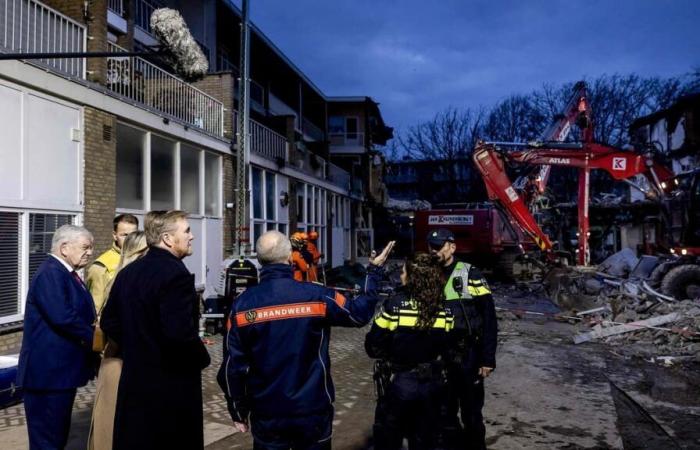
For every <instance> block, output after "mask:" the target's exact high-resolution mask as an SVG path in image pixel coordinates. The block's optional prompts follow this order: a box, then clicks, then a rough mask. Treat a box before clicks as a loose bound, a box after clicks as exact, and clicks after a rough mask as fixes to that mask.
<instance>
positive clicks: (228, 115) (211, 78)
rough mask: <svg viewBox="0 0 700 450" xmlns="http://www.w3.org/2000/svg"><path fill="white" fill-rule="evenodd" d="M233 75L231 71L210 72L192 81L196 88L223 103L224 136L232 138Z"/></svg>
mask: <svg viewBox="0 0 700 450" xmlns="http://www.w3.org/2000/svg"><path fill="white" fill-rule="evenodd" d="M234 80H235V78H234V76H233V74H232V73H231V72H218V73H212V74H209V75H207V76H206V77H204V79H202V80H200V81H197V82H195V83H192V84H193V85H194V86H195V87H196V88H198V89H201V90H202V91H204V92H206V93H207V94H209V95H211V96H212V97H214V98H215V99H217V100H219V101H220V102H221V103H223V104H224V137H225V138H226V139H233V138H234V136H233V128H234V127H233V112H234V106H233V96H234Z"/></svg>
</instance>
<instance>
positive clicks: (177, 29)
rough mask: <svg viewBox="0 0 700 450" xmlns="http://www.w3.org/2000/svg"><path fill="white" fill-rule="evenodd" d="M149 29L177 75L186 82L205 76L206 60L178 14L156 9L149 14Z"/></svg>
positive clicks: (207, 64) (207, 66) (168, 9)
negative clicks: (159, 43) (168, 56)
mask: <svg viewBox="0 0 700 450" xmlns="http://www.w3.org/2000/svg"><path fill="white" fill-rule="evenodd" d="M151 29H152V30H153V33H154V34H155V36H156V38H157V39H158V40H159V41H160V42H161V44H163V45H164V46H165V49H166V50H167V51H168V53H169V54H170V56H171V59H172V61H171V63H172V64H173V66H174V69H175V70H176V71H177V73H178V74H180V75H181V76H182V77H183V78H185V79H186V80H187V81H195V80H198V79H201V78H203V77H204V75H206V74H207V70H208V69H209V63H208V61H207V58H206V57H205V56H204V53H202V49H200V48H199V45H198V44H197V42H196V41H195V40H194V38H193V37H192V34H190V30H189V29H188V28H187V24H186V23H185V21H184V19H183V18H182V16H181V15H180V13H179V12H177V11H175V10H174V9H170V8H160V9H156V10H155V11H153V14H151Z"/></svg>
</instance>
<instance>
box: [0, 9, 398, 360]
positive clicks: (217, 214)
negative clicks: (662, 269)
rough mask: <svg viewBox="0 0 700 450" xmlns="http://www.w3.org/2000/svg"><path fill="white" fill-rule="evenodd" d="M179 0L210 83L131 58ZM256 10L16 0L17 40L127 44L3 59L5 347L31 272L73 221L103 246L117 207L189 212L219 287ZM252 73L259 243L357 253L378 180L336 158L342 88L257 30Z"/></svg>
mask: <svg viewBox="0 0 700 450" xmlns="http://www.w3.org/2000/svg"><path fill="white" fill-rule="evenodd" d="M164 6H165V7H172V8H174V9H178V10H179V11H180V12H181V13H182V15H183V17H184V18H185V21H186V22H187V23H188V26H189V27H190V30H191V32H192V34H193V36H194V37H195V39H197V41H198V42H199V44H200V45H201V47H202V49H203V51H204V53H205V54H206V56H207V57H208V59H209V63H210V74H209V75H207V76H206V77H205V78H204V79H203V80H201V81H198V82H195V83H187V82H185V81H183V80H182V79H180V78H178V77H177V76H176V75H173V73H172V71H171V70H170V68H169V67H168V65H167V63H165V62H163V61H162V60H158V59H153V58H150V57H149V58H145V57H125V56H119V53H120V52H123V51H125V50H128V51H141V50H148V48H149V47H151V46H153V45H155V44H156V41H155V39H154V37H153V35H152V33H151V30H150V24H149V17H150V14H151V13H152V12H153V10H155V9H157V8H159V7H164ZM240 16H241V13H240V11H239V10H238V9H237V7H236V6H235V5H234V4H232V3H231V2H230V1H228V0H203V1H200V2H188V1H177V0H173V1H156V0H88V1H82V0H45V1H42V2H40V1H37V0H0V51H2V52H5V53H9V52H12V53H18V52H78V51H110V52H113V53H114V56H113V57H109V58H88V59H82V58H73V59H52V60H41V61H39V60H33V61H20V60H12V61H2V62H0V136H3V141H2V145H0V158H2V161H3V163H2V165H0V334H4V335H5V338H4V339H3V338H2V337H1V336H0V351H3V350H4V349H6V348H4V347H11V346H12V345H14V344H16V342H15V341H17V339H19V337H18V336H17V333H12V332H13V331H16V330H21V320H22V313H23V308H24V298H25V297H26V292H27V289H28V285H29V282H30V280H31V277H32V275H33V274H34V272H35V271H36V269H37V268H38V265H39V264H40V263H41V261H42V260H43V259H44V258H45V257H46V254H47V253H48V251H49V247H50V239H51V235H52V234H53V231H54V230H55V229H56V228H58V227H59V226H60V225H62V224H64V223H77V224H84V225H85V226H87V227H88V228H89V229H90V230H91V231H92V232H93V233H94V235H95V239H96V240H95V246H96V253H97V254H99V253H100V252H102V251H104V250H105V249H106V248H108V247H109V245H111V221H112V218H113V217H114V215H115V214H117V213H125V212H128V213H132V214H135V215H136V216H138V217H140V218H142V217H143V215H144V214H145V212H147V211H149V210H151V209H169V208H181V209H185V210H187V211H189V212H190V213H191V220H190V221H191V224H192V228H193V231H194V234H195V236H196V238H195V251H194V254H193V255H192V256H191V257H189V258H187V259H185V263H186V265H187V267H188V268H189V269H190V271H192V273H194V274H195V279H196V283H197V285H198V287H199V288H200V289H202V290H203V291H204V295H205V296H210V295H215V287H216V285H217V283H218V280H219V273H218V272H219V270H220V266H221V262H222V260H223V259H224V258H225V257H226V256H227V255H228V254H229V253H230V252H231V248H232V239H233V237H232V236H233V229H232V224H233V223H234V217H233V209H232V208H231V206H232V205H233V202H234V186H235V180H234V167H235V154H236V151H237V150H236V148H235V145H233V144H232V141H235V134H236V131H237V130H236V126H237V125H236V124H237V107H238V100H237V95H238V89H237V87H238V86H237V81H236V79H237V77H238V75H239V74H238V69H237V62H238V59H239V55H238V52H239V33H238V30H239V25H240ZM251 78H252V81H251V118H252V120H251V142H252V148H251V150H252V152H251V159H250V167H249V181H250V186H249V188H250V208H249V209H250V211H249V214H248V217H246V219H247V222H248V224H249V227H248V228H249V233H248V236H247V237H248V240H249V242H250V243H252V242H254V241H255V239H256V238H257V237H258V236H259V235H260V234H261V233H262V232H264V231H265V230H270V229H277V230H280V231H282V232H285V233H290V232H292V231H296V230H311V229H314V230H317V231H318V232H319V234H320V236H321V240H320V242H319V246H320V247H321V251H322V252H323V253H324V254H325V255H326V260H327V261H328V262H330V263H332V264H333V265H338V264H342V263H343V262H344V261H345V260H348V259H352V258H355V257H356V256H357V255H358V252H357V250H358V248H364V247H366V244H365V240H366V239H365V236H366V233H365V234H362V233H359V234H358V233H357V230H356V229H357V228H358V226H357V224H359V225H362V226H366V222H362V221H361V220H357V216H361V215H363V214H364V215H366V211H364V208H365V206H364V205H366V204H367V203H368V201H367V199H368V193H369V192H370V191H368V189H371V188H372V186H376V182H375V183H374V184H372V183H370V182H369V181H367V180H366V179H365V178H366V175H365V174H368V173H369V172H363V171H357V172H353V173H350V172H348V171H347V170H345V169H343V168H342V167H341V166H342V165H343V164H345V162H346V161H345V160H344V159H339V160H336V159H335V156H336V153H333V152H332V149H334V148H335V146H334V145H332V142H331V139H330V137H329V133H328V117H329V109H330V105H331V104H332V102H331V100H330V99H329V98H328V97H327V96H326V95H325V94H324V93H323V92H322V91H321V90H320V89H319V88H318V87H317V86H315V85H314V84H313V82H312V81H311V80H309V79H308V77H307V76H306V75H305V74H304V73H303V72H302V71H301V70H300V69H298V68H297V67H296V66H295V65H294V64H293V63H292V62H291V61H290V60H289V59H288V58H287V57H286V56H285V55H284V54H283V53H282V52H281V51H280V50H279V49H278V48H277V47H276V46H275V45H274V43H272V42H271V41H270V40H269V39H268V38H267V37H266V36H265V35H264V33H263V32H262V31H261V30H259V29H258V28H256V27H253V30H252V33H251ZM374 116H375V117H376V116H378V118H379V122H377V123H379V124H380V125H381V126H382V127H384V135H380V134H381V133H379V132H377V133H375V134H374V135H373V136H374V137H370V138H368V139H366V140H365V141H364V142H363V145H364V149H365V150H364V151H365V153H366V155H370V154H372V152H373V151H375V150H374V147H375V145H382V144H383V143H386V138H387V136H389V137H390V134H391V133H390V129H389V128H388V127H385V126H384V124H383V121H381V115H380V113H379V110H378V109H377V110H376V111H375V112H374ZM373 120H374V121H375V122H376V121H377V120H378V119H376V118H375V119H373ZM377 129H379V127H378V128H377ZM387 133H388V134H387ZM341 154H342V152H341V153H338V155H341ZM368 158H369V156H367V158H366V159H367V160H369V159H368ZM336 162H337V163H338V164H336ZM363 177H365V178H363ZM358 239H360V240H361V242H362V245H359V246H358V244H357V240H358ZM9 336H13V337H9Z"/></svg>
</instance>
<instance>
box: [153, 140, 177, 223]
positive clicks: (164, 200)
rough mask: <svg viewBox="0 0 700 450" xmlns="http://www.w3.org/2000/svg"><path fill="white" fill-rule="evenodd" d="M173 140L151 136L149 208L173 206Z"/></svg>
mask: <svg viewBox="0 0 700 450" xmlns="http://www.w3.org/2000/svg"><path fill="white" fill-rule="evenodd" d="M174 158H175V142H173V141H170V140H168V139H165V138H162V137H160V136H157V135H152V136H151V209H173V208H174V207H175V172H174V169H175V162H174Z"/></svg>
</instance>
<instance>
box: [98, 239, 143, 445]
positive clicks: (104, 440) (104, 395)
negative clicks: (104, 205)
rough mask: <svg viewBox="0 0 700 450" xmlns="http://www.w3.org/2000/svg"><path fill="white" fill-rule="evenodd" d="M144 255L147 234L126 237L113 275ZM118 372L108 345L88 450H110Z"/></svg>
mask: <svg viewBox="0 0 700 450" xmlns="http://www.w3.org/2000/svg"><path fill="white" fill-rule="evenodd" d="M147 251H148V245H147V244H146V234H145V233H144V232H143V231H135V232H133V233H131V234H129V235H128V236H127V237H126V239H125V240H124V244H123V245H122V251H121V259H120V260H119V265H118V266H117V270H116V274H118V273H119V271H121V270H122V269H123V268H124V267H126V266H127V265H129V264H130V263H132V262H134V261H136V260H137V259H139V258H141V257H142V256H143V255H145V254H146V252H147ZM115 279H116V275H115V276H114V277H113V278H112V280H111V281H110V282H109V284H108V285H107V287H106V288H105V295H104V298H105V299H108V298H109V291H110V289H111V288H112V283H113V282H114V280H115ZM106 304H107V302H106V301H105V303H104V304H103V305H102V308H104V305H106ZM100 313H102V310H100ZM98 320H99V315H98ZM121 371H122V359H121V358H120V357H119V349H118V348H117V345H116V344H115V343H114V342H112V341H108V342H107V345H106V347H105V350H104V353H103V355H102V363H101V364H100V371H99V374H98V376H97V382H96V392H95V405H94V407H93V409H92V423H91V424H90V436H89V438H88V450H112V435H113V430H114V413H115V410H116V407H117V388H118V387H119V377H120V375H121Z"/></svg>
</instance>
